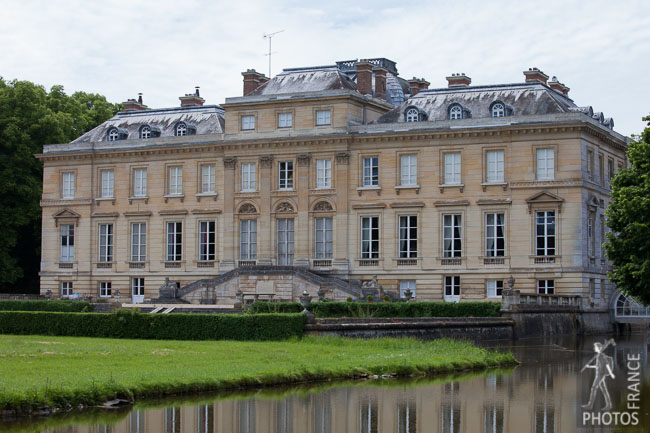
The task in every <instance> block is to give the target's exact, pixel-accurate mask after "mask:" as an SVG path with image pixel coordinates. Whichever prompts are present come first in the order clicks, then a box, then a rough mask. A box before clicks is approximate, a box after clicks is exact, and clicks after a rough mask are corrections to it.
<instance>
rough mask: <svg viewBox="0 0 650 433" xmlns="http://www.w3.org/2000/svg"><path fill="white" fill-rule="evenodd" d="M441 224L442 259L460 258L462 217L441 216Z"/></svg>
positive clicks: (457, 215)
mask: <svg viewBox="0 0 650 433" xmlns="http://www.w3.org/2000/svg"><path fill="white" fill-rule="evenodd" d="M442 224H443V225H442V242H443V248H442V255H443V256H444V257H462V255H463V248H462V247H463V241H462V215H459V214H451V215H443V217H442Z"/></svg>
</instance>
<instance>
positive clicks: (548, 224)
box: [535, 210, 555, 256]
mask: <svg viewBox="0 0 650 433" xmlns="http://www.w3.org/2000/svg"><path fill="white" fill-rule="evenodd" d="M535 239H536V248H535V254H536V255H538V256H554V255H555V211H552V210H550V211H549V210H545V211H539V212H535Z"/></svg>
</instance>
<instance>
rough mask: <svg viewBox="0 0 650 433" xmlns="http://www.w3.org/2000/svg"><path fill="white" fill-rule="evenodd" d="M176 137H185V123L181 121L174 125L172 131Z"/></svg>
mask: <svg viewBox="0 0 650 433" xmlns="http://www.w3.org/2000/svg"><path fill="white" fill-rule="evenodd" d="M174 132H175V134H176V136H177V137H185V136H186V135H187V125H186V124H185V123H183V122H181V123H179V124H178V125H176V131H174Z"/></svg>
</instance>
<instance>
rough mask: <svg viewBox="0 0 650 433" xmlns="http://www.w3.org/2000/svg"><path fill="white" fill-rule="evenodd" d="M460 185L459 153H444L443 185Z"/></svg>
mask: <svg viewBox="0 0 650 433" xmlns="http://www.w3.org/2000/svg"><path fill="white" fill-rule="evenodd" d="M459 183H460V153H458V152H457V153H445V185H457V184H459Z"/></svg>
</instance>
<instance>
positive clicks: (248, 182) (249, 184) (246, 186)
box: [241, 162, 257, 192]
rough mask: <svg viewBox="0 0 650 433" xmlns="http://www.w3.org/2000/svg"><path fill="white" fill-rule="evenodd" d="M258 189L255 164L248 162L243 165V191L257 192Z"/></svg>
mask: <svg viewBox="0 0 650 433" xmlns="http://www.w3.org/2000/svg"><path fill="white" fill-rule="evenodd" d="M256 188H257V185H256V175H255V163H254V162H247V163H244V164H242V165H241V190H242V191H244V192H246V191H255V189H256Z"/></svg>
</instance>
